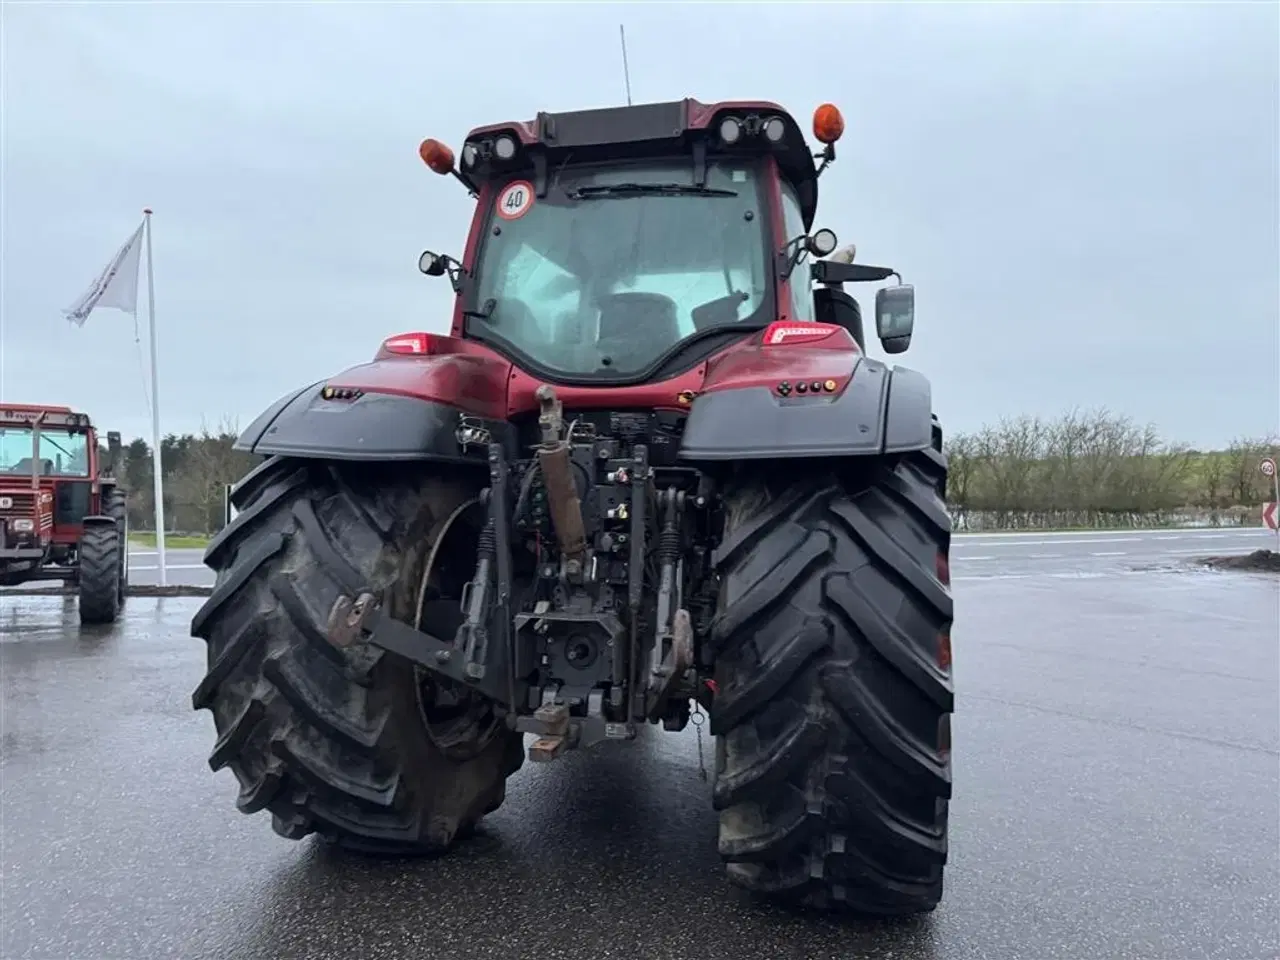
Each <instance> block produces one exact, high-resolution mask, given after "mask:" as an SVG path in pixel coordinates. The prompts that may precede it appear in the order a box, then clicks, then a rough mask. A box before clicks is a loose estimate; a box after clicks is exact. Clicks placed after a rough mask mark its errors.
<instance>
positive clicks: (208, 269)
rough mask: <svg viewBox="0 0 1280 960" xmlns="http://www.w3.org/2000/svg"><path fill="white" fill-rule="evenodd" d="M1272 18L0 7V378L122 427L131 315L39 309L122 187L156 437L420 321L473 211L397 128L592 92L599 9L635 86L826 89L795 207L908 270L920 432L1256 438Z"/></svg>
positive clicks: (894, 11)
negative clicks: (156, 373) (1039, 427)
mask: <svg viewBox="0 0 1280 960" xmlns="http://www.w3.org/2000/svg"><path fill="white" fill-rule="evenodd" d="M1277 10H1278V7H1277V5H1276V4H1274V3H1255V4H1235V5H1232V4H1228V3H1212V4H1204V5H1198V6H1193V5H1188V4H1177V5H1174V4H1169V5H1128V4H1119V3H1113V4H1105V5H1103V4H1099V5H1090V6H1084V5H1070V6H1066V5H1064V6H1042V5H1039V4H1020V5H1009V4H1001V5H988V6H976V5H975V6H968V5H963V4H959V3H955V4H945V5H913V4H905V3H904V4H895V5H892V6H889V5H883V6H870V5H865V6H864V5H853V4H846V5H834V4H826V5H814V6H804V5H802V4H799V3H787V4H785V5H783V4H777V5H764V4H752V5H740V6H739V5H730V4H719V5H707V6H701V7H699V6H694V5H691V4H681V5H679V6H678V7H677V6H667V5H659V4H652V3H651V4H647V5H645V6H643V7H639V6H636V7H630V6H608V5H605V4H590V5H586V4H572V5H568V4H566V5H539V4H532V3H529V4H519V5H483V4H480V3H476V2H472V3H469V4H466V5H456V6H453V5H449V6H445V5H427V4H405V5H378V4H375V3H360V4H333V5H330V4H325V5H319V4H316V5H302V4H298V5H292V4H290V5H285V4H279V5H276V4H267V3H259V4H252V5H235V4H230V3H218V4H207V5H206V4H194V3H181V4H178V3H157V4H147V5H117V4H93V5H59V4H55V3H41V4H38V5H23V6H16V5H14V4H11V3H7V4H5V5H4V6H3V8H2V9H0V17H3V49H2V50H0V63H2V64H3V71H4V73H3V83H4V88H3V101H2V103H0V123H2V124H3V130H2V133H0V138H2V140H3V162H4V167H3V176H2V186H3V211H2V216H0V219H2V221H3V222H2V227H3V251H2V259H3V264H2V266H3V277H2V286H3V290H2V300H0V309H2V310H3V320H4V334H3V338H4V381H3V387H2V390H0V394H2V396H3V399H6V400H13V401H26V402H48V403H61V402H66V403H71V404H73V405H75V406H77V407H79V408H83V409H85V410H87V411H89V412H91V413H92V414H93V416H94V417H95V419H96V420H98V421H99V422H100V423H101V424H103V425H104V426H110V427H115V428H118V429H121V430H122V431H124V433H125V434H126V437H128V436H133V435H137V434H144V435H147V436H149V433H150V426H149V419H148V416H149V415H148V413H147V407H146V405H145V404H146V401H145V398H144V392H143V384H144V379H143V376H142V373H141V370H142V366H141V363H142V360H141V359H140V357H145V346H146V331H145V316H144V317H142V318H141V323H142V334H143V336H142V345H141V347H139V346H136V345H135V344H134V340H133V338H134V329H133V321H132V320H131V319H130V318H129V316H128V315H127V314H122V313H120V312H118V311H114V310H100V311H96V312H95V313H94V314H93V315H92V316H91V317H90V318H89V321H88V322H87V324H86V325H85V326H84V327H83V328H76V327H73V326H72V325H70V324H69V323H68V322H67V321H66V320H64V319H63V318H62V314H61V310H62V308H64V307H66V306H68V305H69V304H70V303H71V302H72V301H73V300H74V299H75V298H76V297H77V296H78V295H79V294H80V293H82V292H83V290H84V288H85V287H86V286H87V285H88V284H89V282H90V281H91V280H92V279H93V278H94V276H95V275H96V274H97V273H98V271H100V270H101V269H102V268H103V267H104V266H105V264H106V262H107V260H108V259H109V257H110V256H111V254H112V253H113V252H114V251H115V249H116V248H117V247H118V246H119V245H120V244H121V243H122V242H123V241H124V240H125V239H126V238H127V237H128V235H129V234H130V232H131V231H132V230H133V229H134V228H135V227H136V225H137V223H138V222H139V220H140V219H141V210H142V208H143V207H144V206H147V205H150V206H152V207H153V208H154V209H155V217H154V224H153V226H154V240H155V263H156V310H157V319H158V330H159V340H160V407H161V413H162V428H163V430H164V431H165V432H166V433H167V432H175V431H176V432H183V431H188V430H194V429H199V428H200V426H201V424H202V422H205V423H208V424H209V425H210V426H216V425H217V423H218V422H219V421H221V420H223V419H224V418H230V419H232V420H234V421H236V422H237V423H238V425H239V426H240V427H244V426H247V425H248V423H249V421H250V420H252V419H253V417H254V416H256V415H257V414H258V413H259V412H260V410H261V409H262V408H263V407H265V406H266V405H267V404H269V403H271V402H272V401H274V400H275V399H276V398H277V397H278V396H279V395H280V394H282V393H284V392H286V391H288V390H290V389H292V388H294V387H295V386H300V385H302V384H304V383H310V382H312V381H314V380H317V379H320V378H322V377H324V376H326V375H329V374H332V373H336V372H338V371H340V370H341V369H343V368H344V367H347V366H350V365H352V364H354V363H358V362H363V361H364V360H366V359H368V358H369V357H371V356H372V353H373V351H374V349H375V348H376V346H377V344H378V342H379V340H380V339H381V338H383V337H384V336H387V335H389V334H392V333H399V332H403V331H407V330H415V329H425V330H443V329H445V328H446V327H447V325H448V317H449V312H450V307H451V298H450V296H449V293H448V285H447V283H445V282H443V281H442V280H439V279H435V278H426V277H423V276H421V275H420V274H419V273H418V271H417V269H416V266H415V264H416V260H417V256H418V253H419V252H420V251H421V250H422V249H423V248H424V247H426V248H431V249H435V250H446V251H449V252H452V253H455V254H459V255H460V254H461V252H462V246H463V241H464V238H465V230H466V227H467V223H468V219H469V216H470V203H469V201H468V198H467V196H466V194H465V192H464V191H463V190H462V189H461V187H460V185H459V184H457V183H456V182H454V181H450V180H445V179H441V178H438V177H436V176H434V175H432V174H431V173H429V172H428V171H427V170H426V168H425V167H423V165H422V163H421V162H420V161H419V159H418V157H417V145H418V143H419V141H420V140H421V139H422V138H423V137H425V136H436V137H439V138H442V139H445V140H447V141H449V142H451V143H453V144H454V145H455V146H456V145H457V144H458V143H460V141H461V139H462V137H463V135H464V134H465V133H466V131H467V130H468V129H469V128H470V127H472V126H476V125H479V124H482V123H490V122H496V121H502V120H524V119H528V118H531V117H533V116H534V114H535V113H536V112H537V111H538V110H539V109H549V110H572V109H581V108H589V107H600V106H608V105H616V104H618V103H621V102H624V88H623V83H622V74H621V66H620V57H619V50H618V23H619V22H620V21H623V22H625V23H626V25H627V38H628V45H629V48H630V50H629V52H630V62H631V80H632V88H633V91H634V94H635V97H636V100H637V102H643V101H660V100H674V99H679V98H681V97H684V96H694V97H697V98H698V99H700V100H703V101H714V100H717V99H738V98H748V97H758V98H767V99H771V100H776V101H778V102H780V103H782V104H783V105H785V106H787V107H788V108H790V109H791V110H792V111H793V112H794V113H795V114H796V115H797V116H798V117H799V118H800V120H801V123H802V124H803V125H804V126H806V127H807V126H808V117H809V115H810V114H811V112H812V110H813V108H814V107H815V106H816V105H817V104H819V103H821V102H822V101H824V100H832V101H834V102H836V103H838V104H839V105H840V107H841V109H842V110H843V112H844V115H845V119H846V125H847V132H846V134H845V138H844V140H843V141H842V142H841V145H840V156H839V160H838V161H837V162H836V164H835V165H834V166H833V167H832V168H831V169H830V170H829V171H828V173H827V174H826V175H824V177H823V180H822V190H821V194H822V195H821V200H820V203H819V214H818V225H820V226H828V227H831V228H833V229H834V230H835V231H836V232H837V233H838V234H839V236H840V238H841V241H842V242H850V241H853V242H856V243H857V244H858V249H859V254H860V259H861V260H863V261H866V262H871V263H879V264H885V265H890V266H893V267H896V268H897V269H899V270H900V271H901V272H902V273H903V275H904V277H905V278H906V279H907V280H908V281H909V282H912V283H914V284H915V285H916V294H917V324H916V337H915V342H914V344H913V345H912V347H911V350H910V351H909V352H908V353H907V354H906V355H905V356H902V357H899V358H896V360H897V362H899V363H903V364H905V365H906V366H910V367H914V368H916V369H919V370H923V371H924V372H926V373H927V374H928V375H929V376H930V377H931V378H932V380H933V383H934V402H935V406H936V408H937V411H938V413H939V415H940V416H941V417H942V419H943V421H944V423H945V425H946V426H947V428H948V429H949V430H950V431H952V432H955V431H967V430H972V429H975V428H977V427H978V426H980V425H981V424H983V423H984V422H991V421H995V420H997V419H999V418H1000V417H1002V416H1009V415H1016V414H1019V413H1024V412H1027V413H1041V414H1046V415H1054V414H1056V413H1059V412H1061V411H1064V410H1066V409H1067V408H1070V407H1072V406H1085V407H1088V406H1095V405H1105V406H1107V407H1110V408H1112V409H1114V410H1117V411H1123V412H1125V413H1128V414H1130V415H1131V416H1133V417H1134V418H1135V419H1137V420H1139V421H1143V422H1146V421H1151V422H1154V423H1155V424H1157V425H1158V426H1159V428H1160V429H1161V430H1162V431H1163V432H1164V433H1166V434H1167V435H1170V436H1172V437H1175V438H1178V439H1182V440H1186V441H1189V442H1191V443H1195V444H1199V445H1214V444H1222V443H1225V442H1226V441H1228V440H1229V439H1230V438H1231V437H1233V436H1235V435H1238V434H1264V433H1268V432H1273V431H1276V430H1277V428H1278V422H1280V390H1278V388H1277V374H1278V373H1280V333H1278V328H1280V160H1278V158H1280V65H1278V63H1277V37H1278V36H1280V15H1278V13H1277ZM862 299H863V302H864V306H869V304H870V297H869V296H868V295H867V294H865V293H864V295H863V297H862ZM140 351H142V353H141V354H140ZM872 352H873V353H877V352H878V350H876V349H873V351H872Z"/></svg>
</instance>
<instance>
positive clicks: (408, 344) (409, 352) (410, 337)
mask: <svg viewBox="0 0 1280 960" xmlns="http://www.w3.org/2000/svg"><path fill="white" fill-rule="evenodd" d="M382 349H383V350H385V351H387V352H388V353H397V354H400V355H402V356H415V355H420V354H424V353H430V352H431V334H429V333H401V334H398V335H396V336H394V337H387V339H385V340H383V341H382Z"/></svg>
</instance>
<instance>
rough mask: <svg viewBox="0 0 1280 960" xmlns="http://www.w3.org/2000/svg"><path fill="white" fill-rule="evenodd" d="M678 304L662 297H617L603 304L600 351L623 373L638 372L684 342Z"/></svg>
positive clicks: (646, 294) (633, 294) (642, 294)
mask: <svg viewBox="0 0 1280 960" xmlns="http://www.w3.org/2000/svg"><path fill="white" fill-rule="evenodd" d="M680 339H681V338H680V318H679V316H678V315H677V311H676V302H675V301H674V300H672V299H671V298H670V297H668V296H664V295H663V294H661V293H614V294H610V295H609V296H607V297H604V298H603V299H601V301H600V336H599V338H598V341H597V344H596V345H597V347H598V348H599V350H600V352H601V353H602V354H603V355H604V356H607V357H609V358H610V359H611V361H612V363H611V364H610V365H611V366H614V367H616V368H618V369H620V370H637V369H639V368H640V367H643V366H645V365H647V364H648V363H649V362H650V361H652V360H656V359H657V358H658V356H659V355H660V354H661V353H663V352H665V351H666V350H667V349H668V348H669V347H673V346H675V345H676V344H677V343H678V342H679V341H680Z"/></svg>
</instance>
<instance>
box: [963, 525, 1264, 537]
mask: <svg viewBox="0 0 1280 960" xmlns="http://www.w3.org/2000/svg"><path fill="white" fill-rule="evenodd" d="M1174 530H1176V531H1177V532H1176V533H1174V532H1173V531H1174ZM1120 532H1124V533H1126V534H1136V535H1138V536H1140V537H1141V538H1142V539H1159V538H1161V537H1166V536H1177V537H1235V536H1257V535H1258V534H1264V533H1266V534H1271V531H1270V530H1267V529H1266V528H1265V527H1174V528H1172V529H1171V528H1169V527H1165V528H1163V529H1159V530H1125V531H1119V530H1056V531H1053V532H1046V531H1043V530H1003V531H999V530H990V531H986V532H983V531H971V532H968V533H953V534H952V535H951V539H953V540H960V539H965V540H967V539H974V540H981V539H987V538H999V539H1017V538H1019V537H1035V536H1040V537H1068V538H1075V537H1091V536H1097V535H1098V534H1102V533H1120ZM1271 535H1272V536H1274V534H1271Z"/></svg>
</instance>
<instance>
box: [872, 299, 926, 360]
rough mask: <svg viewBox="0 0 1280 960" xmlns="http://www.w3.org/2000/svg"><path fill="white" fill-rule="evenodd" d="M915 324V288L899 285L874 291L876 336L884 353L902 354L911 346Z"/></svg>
mask: <svg viewBox="0 0 1280 960" xmlns="http://www.w3.org/2000/svg"><path fill="white" fill-rule="evenodd" d="M915 322H916V289H915V287H913V286H911V284H909V283H901V284H898V286H896V287H884V288H882V289H880V290H877V291H876V336H878V337H879V338H880V345H881V346H882V347H884V352H885V353H904V352H905V351H906V349H907V347H909V346H911V331H912V330H913V329H914V327H915Z"/></svg>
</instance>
